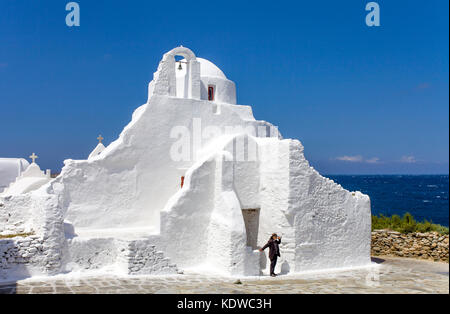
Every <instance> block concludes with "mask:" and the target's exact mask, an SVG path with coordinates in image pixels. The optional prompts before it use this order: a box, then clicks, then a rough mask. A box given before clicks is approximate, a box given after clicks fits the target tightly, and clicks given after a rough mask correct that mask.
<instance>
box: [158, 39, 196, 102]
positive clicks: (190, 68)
mask: <svg viewBox="0 0 450 314" xmlns="http://www.w3.org/2000/svg"><path fill="white" fill-rule="evenodd" d="M176 56H181V57H183V58H184V59H185V60H184V62H185V63H184V66H186V69H185V70H186V75H185V78H184V80H183V82H182V84H184V86H183V88H182V90H183V93H182V94H181V95H180V94H177V76H176V72H175V71H176V60H175V57H176ZM158 71H159V72H160V73H159V75H158V82H157V83H156V85H157V88H156V89H155V90H157V91H158V94H163V95H168V96H172V97H179V98H191V99H200V86H201V83H200V63H199V62H198V61H197V58H196V56H195V54H194V53H193V52H192V50H190V49H189V48H186V47H183V46H180V47H177V48H174V49H172V50H170V51H169V52H167V53H165V54H164V56H163V59H162V60H161V62H160V66H159V69H158ZM179 90H180V88H179Z"/></svg>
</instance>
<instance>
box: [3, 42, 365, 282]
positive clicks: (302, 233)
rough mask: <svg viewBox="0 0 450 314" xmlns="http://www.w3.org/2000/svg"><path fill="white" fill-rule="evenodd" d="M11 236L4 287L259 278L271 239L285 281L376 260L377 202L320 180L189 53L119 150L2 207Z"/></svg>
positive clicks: (290, 142) (170, 56)
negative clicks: (73, 278)
mask: <svg viewBox="0 0 450 314" xmlns="http://www.w3.org/2000/svg"><path fill="white" fill-rule="evenodd" d="M100 144H101V143H100ZM100 144H99V145H100ZM14 228H20V230H21V231H22V232H26V233H27V234H29V235H28V237H26V238H20V237H17V238H13V239H8V240H0V261H1V264H0V271H2V273H0V278H1V276H2V274H3V277H8V276H22V277H27V276H33V275H37V274H56V273H62V272H71V271H94V270H95V271H98V270H108V271H114V272H117V273H126V274H170V273H177V272H181V271H184V272H186V271H200V272H211V273H217V274H222V275H227V276H258V275H261V274H265V273H266V272H267V269H268V266H269V263H268V262H267V261H268V258H267V255H266V254H265V253H261V252H259V251H258V250H257V249H258V248H260V247H261V246H263V245H264V244H265V243H266V242H267V240H268V239H269V237H270V235H271V234H272V233H274V232H276V233H278V234H280V235H282V236H283V240H282V244H281V247H280V248H281V258H280V259H279V262H278V266H277V267H278V269H277V271H278V272H281V274H288V273H298V272H303V271H311V270H323V269H335V268H342V267H359V266H366V265H369V264H370V263H371V261H370V241H371V235H370V229H371V211H370V200H369V197H368V196H367V195H364V194H362V193H360V192H349V191H347V190H345V189H343V188H342V187H341V186H340V185H338V184H336V183H334V182H333V181H331V180H329V179H327V178H324V177H322V176H321V175H320V174H319V173H318V172H317V171H316V170H314V169H313V168H312V167H311V166H310V165H309V163H308V161H307V160H306V159H305V157H304V154H303V146H302V144H301V143H300V142H299V141H298V140H294V139H283V138H282V137H281V135H280V134H279V133H278V131H277V128H275V127H274V126H273V125H272V124H270V123H268V122H266V121H260V120H255V118H254V117H253V113H252V108H251V107H250V106H245V105H238V104H237V103H236V86H235V84H234V82H232V81H231V80H229V79H228V78H227V77H226V76H225V74H224V73H223V72H222V71H221V70H220V69H219V68H218V67H217V66H215V65H214V64H213V63H212V62H210V61H208V60H205V59H202V58H198V57H196V55H195V54H194V53H193V52H192V51H191V50H190V49H188V48H185V47H177V48H175V49H173V50H171V51H169V52H167V53H166V54H164V56H163V58H162V60H161V61H160V63H159V66H158V69H157V71H156V72H155V73H154V78H153V80H152V81H151V82H150V83H149V87H148V100H147V103H145V104H144V105H142V106H141V107H139V108H137V109H136V111H135V112H134V113H133V116H132V120H131V122H130V123H129V124H128V125H127V126H126V127H125V128H124V129H123V131H122V133H121V134H120V136H119V138H118V139H116V140H115V141H114V142H112V143H111V144H109V145H108V146H106V147H105V146H103V144H101V146H97V147H96V148H95V149H94V151H93V152H92V154H91V155H90V156H89V158H88V159H86V160H66V161H65V166H64V168H63V169H62V172H61V174H60V175H59V176H58V177H56V178H55V179H52V180H50V181H49V182H47V183H46V184H45V185H43V186H42V187H40V188H38V189H35V190H34V191H31V192H27V193H22V194H20V195H10V196H7V197H0V234H1V233H2V232H6V230H8V232H9V233H11V232H12V231H14ZM24 243H25V244H24ZM30 250H31V251H32V252H34V254H30ZM2 254H3V255H2ZM6 254H8V256H10V257H11V258H9V257H8V258H2V256H3V257H4V256H6Z"/></svg>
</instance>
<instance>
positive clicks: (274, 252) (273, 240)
mask: <svg viewBox="0 0 450 314" xmlns="http://www.w3.org/2000/svg"><path fill="white" fill-rule="evenodd" d="M280 243H281V237H279V236H278V235H277V234H276V233H274V234H272V236H271V237H270V239H269V241H268V242H267V244H266V245H264V246H263V247H262V248H261V249H259V251H260V252H262V251H264V250H265V249H266V248H267V247H268V248H269V259H270V276H272V277H276V274H275V265H276V264H277V259H278V257H279V256H280V247H279V246H278V245H279V244H280Z"/></svg>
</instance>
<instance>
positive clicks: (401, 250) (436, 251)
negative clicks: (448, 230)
mask: <svg viewBox="0 0 450 314" xmlns="http://www.w3.org/2000/svg"><path fill="white" fill-rule="evenodd" d="M372 255H373V256H377V255H387V256H398V257H412V258H421V259H428V260H434V261H444V262H447V263H448V235H441V234H439V233H437V232H426V233H419V232H415V233H408V234H401V233H400V232H395V231H389V230H375V231H373V232H372Z"/></svg>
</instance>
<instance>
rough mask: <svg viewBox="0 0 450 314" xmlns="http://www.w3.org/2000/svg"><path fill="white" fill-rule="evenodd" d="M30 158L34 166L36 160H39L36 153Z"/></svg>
mask: <svg viewBox="0 0 450 314" xmlns="http://www.w3.org/2000/svg"><path fill="white" fill-rule="evenodd" d="M30 158H31V160H33V164H34V163H35V161H36V158H38V156H37V155H36V154H35V153H33V154H31V156H30Z"/></svg>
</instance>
